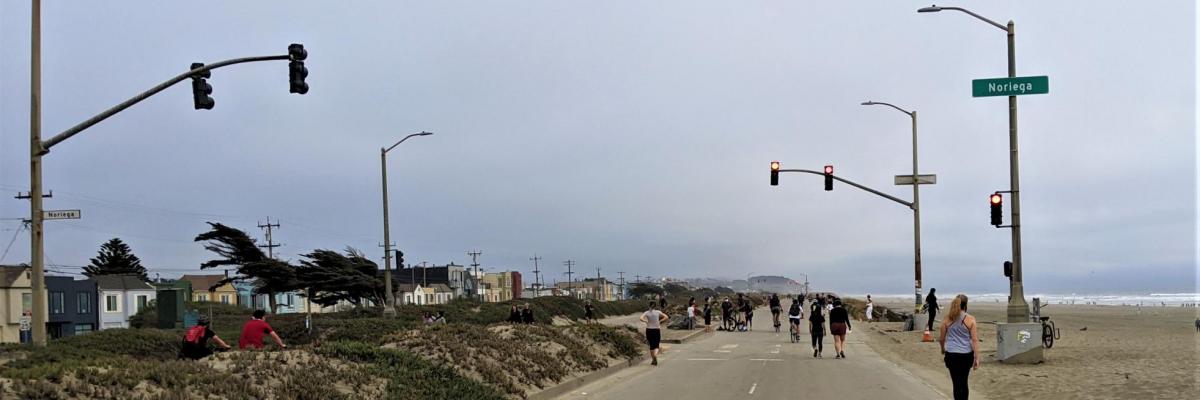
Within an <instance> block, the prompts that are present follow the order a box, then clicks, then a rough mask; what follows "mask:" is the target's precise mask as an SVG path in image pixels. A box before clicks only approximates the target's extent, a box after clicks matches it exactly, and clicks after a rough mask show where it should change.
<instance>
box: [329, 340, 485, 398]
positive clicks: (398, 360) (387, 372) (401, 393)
mask: <svg viewBox="0 0 1200 400" xmlns="http://www.w3.org/2000/svg"><path fill="white" fill-rule="evenodd" d="M317 353H318V354H321V355H324V356H327V357H334V358H338V359H342V360H347V361H352V362H358V363H366V364H370V365H371V367H370V368H369V369H368V370H369V371H370V372H371V373H372V374H374V375H376V376H379V377H381V378H384V379H387V381H388V385H387V398H389V399H504V396H503V394H501V393H500V392H498V391H496V389H493V388H491V387H488V386H485V385H483V384H481V383H479V382H476V381H474V380H471V379H468V378H466V377H463V376H462V375H459V374H458V373H457V372H455V371H454V370H453V369H452V368H449V367H446V366H441V365H437V364H433V363H431V362H429V361H426V360H424V359H422V358H420V357H417V356H415V355H412V354H411V353H408V352H404V351H400V350H393V349H383V348H379V347H378V346H376V345H373V344H369V343H363V342H350V341H336V342H329V343H325V344H323V345H322V346H321V347H319V348H318V349H317Z"/></svg>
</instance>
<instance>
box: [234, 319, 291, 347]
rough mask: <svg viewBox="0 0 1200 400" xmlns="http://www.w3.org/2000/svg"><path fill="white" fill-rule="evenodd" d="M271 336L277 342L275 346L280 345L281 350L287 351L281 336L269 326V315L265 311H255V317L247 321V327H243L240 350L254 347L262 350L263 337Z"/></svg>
mask: <svg viewBox="0 0 1200 400" xmlns="http://www.w3.org/2000/svg"><path fill="white" fill-rule="evenodd" d="M268 335H270V336H271V339H273V340H275V344H277V345H279V349H281V350H282V349H286V348H287V345H285V344H283V340H282V339H280V338H279V334H278V333H275V330H274V329H271V325H267V313H266V311H263V310H254V315H253V317H251V318H250V320H249V321H246V325H244V326H242V337H241V338H240V339H238V348H240V349H246V348H248V347H252V348H255V349H262V347H263V337H265V336H268Z"/></svg>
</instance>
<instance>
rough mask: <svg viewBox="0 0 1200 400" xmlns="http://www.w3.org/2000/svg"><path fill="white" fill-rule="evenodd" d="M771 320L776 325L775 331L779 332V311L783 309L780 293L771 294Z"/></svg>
mask: <svg viewBox="0 0 1200 400" xmlns="http://www.w3.org/2000/svg"><path fill="white" fill-rule="evenodd" d="M770 305H771V322H773V323H774V324H775V325H774V326H775V332H779V313H780V312H781V311H783V307H782V305H781V304H780V303H779V294H771V300H770Z"/></svg>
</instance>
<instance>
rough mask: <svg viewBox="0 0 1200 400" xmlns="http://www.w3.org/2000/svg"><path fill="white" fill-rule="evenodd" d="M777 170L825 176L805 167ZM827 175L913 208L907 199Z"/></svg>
mask: <svg viewBox="0 0 1200 400" xmlns="http://www.w3.org/2000/svg"><path fill="white" fill-rule="evenodd" d="M779 172H803V173H806V174H813V175H821V176H825V173H824V172H821V171H812V170H807V169H781V170H779ZM829 177H831V178H833V179H836V180H839V181H842V182H845V183H846V184H848V185H850V186H854V187H856V188H859V189H862V190H866V191H868V192H871V193H874V194H875V195H878V196H880V197H883V198H885V199H888V200H891V201H894V202H897V203H900V204H903V205H904V206H905V207H908V208H909V209H912V208H913V204H912V203H911V202H907V201H904V200H901V199H898V198H896V197H895V196H892V195H889V194H887V193H883V192H880V191H878V190H875V189H871V188H869V187H866V186H863V185H859V184H857V183H854V182H852V181H850V180H847V179H842V178H841V177H839V176H837V175H832V174H831V175H829Z"/></svg>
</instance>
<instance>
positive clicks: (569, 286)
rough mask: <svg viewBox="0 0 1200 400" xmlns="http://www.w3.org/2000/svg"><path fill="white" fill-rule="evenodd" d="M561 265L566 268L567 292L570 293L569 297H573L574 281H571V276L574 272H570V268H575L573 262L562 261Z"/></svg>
mask: <svg viewBox="0 0 1200 400" xmlns="http://www.w3.org/2000/svg"><path fill="white" fill-rule="evenodd" d="M563 265H566V266H567V274H566V275H567V292H570V293H571V297H575V285H574V281H572V280H571V275H574V274H575V273H574V272H571V267H573V266H575V261H574V260H567V261H563Z"/></svg>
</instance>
